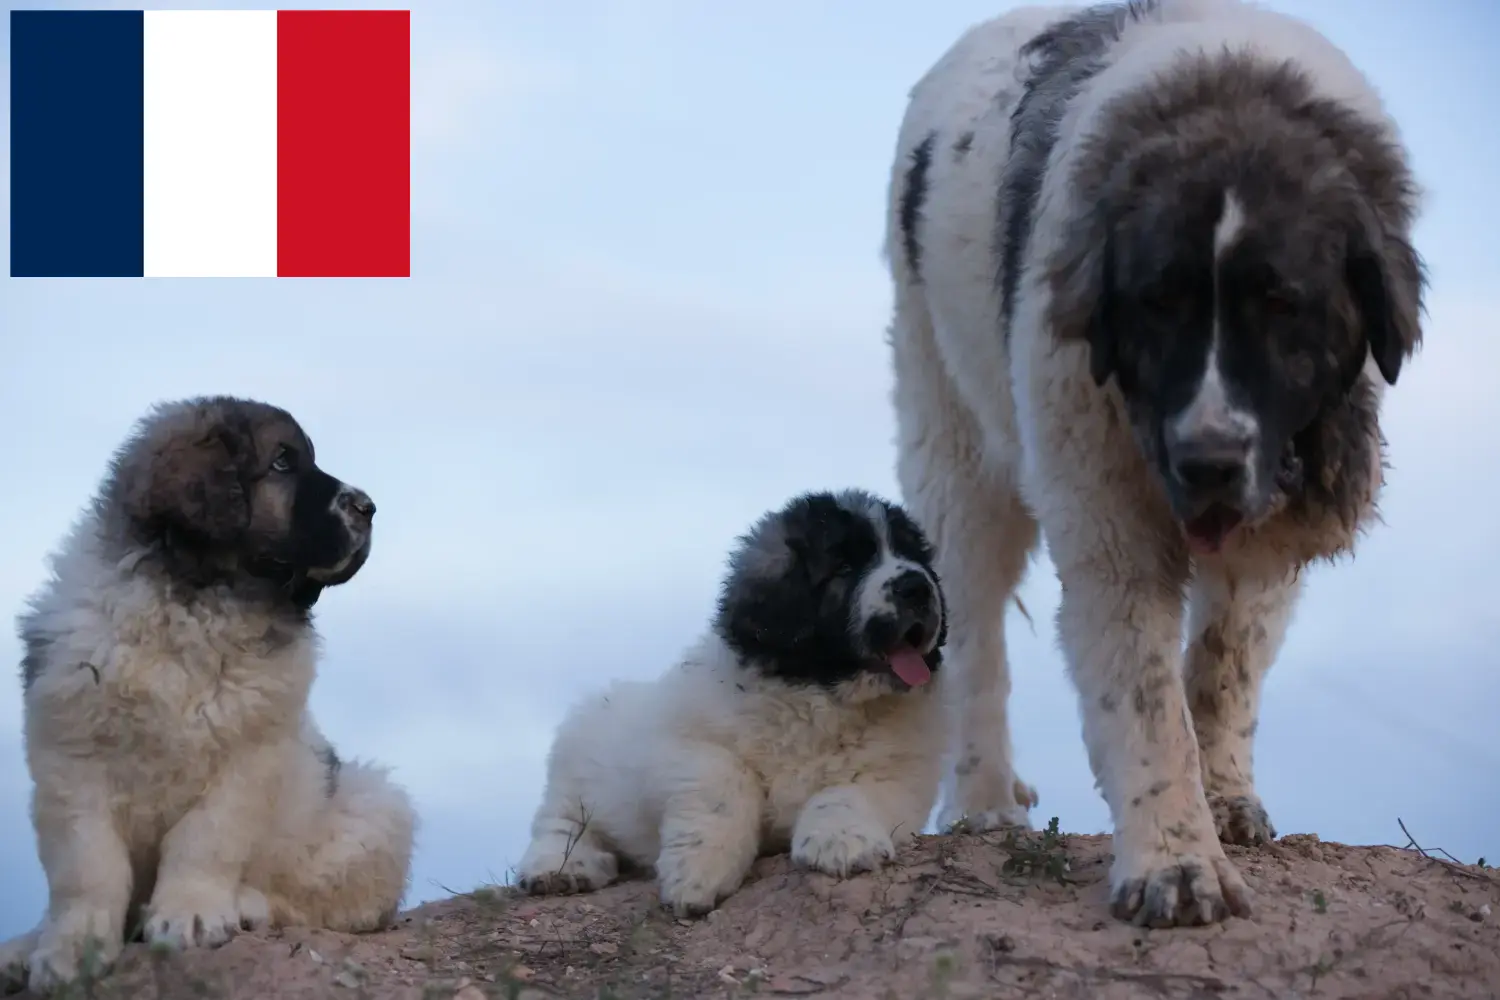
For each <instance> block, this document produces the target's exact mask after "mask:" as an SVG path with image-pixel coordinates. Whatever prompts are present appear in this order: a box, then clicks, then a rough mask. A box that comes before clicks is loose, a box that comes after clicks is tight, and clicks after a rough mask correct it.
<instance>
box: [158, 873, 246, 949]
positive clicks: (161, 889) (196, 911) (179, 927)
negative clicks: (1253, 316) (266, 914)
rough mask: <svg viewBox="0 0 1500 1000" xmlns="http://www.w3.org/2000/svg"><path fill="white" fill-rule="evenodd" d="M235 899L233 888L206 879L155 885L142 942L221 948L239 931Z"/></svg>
mask: <svg viewBox="0 0 1500 1000" xmlns="http://www.w3.org/2000/svg"><path fill="white" fill-rule="evenodd" d="M257 895H259V894H258V893H257ZM239 897H240V894H239V892H238V891H237V889H236V887H235V886H233V885H223V884H220V883H219V882H216V881H213V880H210V879H192V880H186V879H179V880H176V881H171V882H165V883H163V884H161V885H158V886H157V887H156V893H155V894H154V895H153V896H152V897H151V905H150V907H149V908H148V913H147V916H146V941H147V943H148V944H154V945H160V946H165V947H169V948H212V947H216V946H218V945H221V944H223V943H224V942H226V941H228V940H229V939H230V938H232V937H234V935H235V934H236V933H238V931H239V929H240V906H239V903H240V898H239ZM262 902H264V899H262Z"/></svg>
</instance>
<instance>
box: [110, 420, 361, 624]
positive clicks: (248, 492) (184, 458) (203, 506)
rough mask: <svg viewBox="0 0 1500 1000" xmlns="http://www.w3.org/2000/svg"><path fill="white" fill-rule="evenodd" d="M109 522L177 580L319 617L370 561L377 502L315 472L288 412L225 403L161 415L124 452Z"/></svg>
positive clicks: (114, 476)
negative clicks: (322, 602) (260, 597)
mask: <svg viewBox="0 0 1500 1000" xmlns="http://www.w3.org/2000/svg"><path fill="white" fill-rule="evenodd" d="M99 503H100V508H101V513H102V514H103V516H104V517H105V518H106V520H107V521H108V522H109V523H112V524H113V525H114V526H116V528H117V529H118V530H119V531H120V532H121V533H122V534H123V536H124V537H123V541H124V542H125V544H126V545H127V546H129V547H131V548H134V549H142V548H144V549H145V550H147V552H148V553H150V554H151V555H152V556H153V557H155V558H157V559H159V560H160V562H161V565H162V566H163V567H164V569H165V570H166V572H167V573H168V575H169V576H171V577H172V578H173V579H174V581H176V582H178V583H181V584H187V585H191V586H198V587H203V586H215V585H226V584H227V585H229V586H231V587H239V588H241V589H245V590H247V591H255V590H258V591H263V592H265V593H267V594H269V595H271V596H272V598H273V599H277V600H280V599H285V600H289V601H291V602H292V603H294V604H295V605H297V606H298V607H300V608H308V607H311V606H312V604H313V603H314V602H315V601H316V600H317V599H318V596H319V594H320V593H321V592H322V589H323V588H324V587H332V586H336V585H338V584H341V583H344V582H346V581H348V580H349V579H350V578H351V577H353V576H354V574H355V573H357V572H358V571H359V569H360V567H361V566H363V565H364V562H365V559H366V558H367V557H368V555H369V553H370V535H371V525H372V521H373V519H374V516H375V504H374V502H373V501H372V500H371V499H370V498H369V496H367V495H366V494H365V493H364V492H362V491H361V490H358V489H356V488H354V487H353V486H350V485H348V484H346V483H342V482H340V481H339V480H337V479H335V478H334V477H333V476H330V475H329V474H328V473H326V472H324V471H323V470H322V469H320V468H318V465H317V463H316V461H315V453H314V451H313V445H312V441H311V440H309V439H308V437H307V435H306V434H305V433H304V432H303V430H302V428H301V427H300V426H298V424H297V421H296V420H294V419H293V418H292V416H291V415H290V414H289V413H287V412H286V411H285V410H281V409H278V408H276V407H274V406H270V405H268V404H266V403H260V402H256V401H253V400H247V399H235V398H232V397H227V396H215V397H206V398H201V399H190V400H185V401H182V402H176V403H167V404H163V405H161V406H158V407H157V408H156V409H154V410H153V411H152V412H151V413H150V414H148V415H147V416H146V417H145V418H144V419H143V420H142V421H141V422H140V423H139V424H138V425H137V427H136V430H135V433H134V435H133V436H132V437H131V438H130V439H129V440H128V441H126V442H125V444H124V445H123V446H122V447H121V448H120V450H119V451H118V452H117V453H116V455H115V458H114V462H113V465H112V467H111V470H110V474H109V478H108V479H107V481H106V482H105V485H104V488H103V490H102V491H101V493H100V501H99Z"/></svg>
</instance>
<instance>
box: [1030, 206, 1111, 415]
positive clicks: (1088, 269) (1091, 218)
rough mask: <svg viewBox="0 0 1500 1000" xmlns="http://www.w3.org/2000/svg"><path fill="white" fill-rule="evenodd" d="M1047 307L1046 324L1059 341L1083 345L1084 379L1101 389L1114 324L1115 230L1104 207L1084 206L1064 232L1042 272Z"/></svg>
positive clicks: (1107, 369)
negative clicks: (1085, 354)
mask: <svg viewBox="0 0 1500 1000" xmlns="http://www.w3.org/2000/svg"><path fill="white" fill-rule="evenodd" d="M1047 278H1048V284H1049V285H1050V286H1051V292H1052V302H1051V305H1050V306H1049V308H1048V313H1047V322H1048V325H1049V326H1050V327H1051V329H1052V333H1053V336H1055V337H1057V338H1058V339H1059V340H1065V341H1066V340H1082V341H1084V342H1085V343H1086V344H1088V348H1089V374H1090V375H1091V376H1092V377H1093V379H1094V384H1095V385H1098V386H1102V385H1104V383H1105V382H1108V381H1109V377H1110V376H1111V375H1113V374H1114V372H1115V363H1116V360H1117V357H1116V350H1117V345H1116V341H1115V325H1114V322H1113V315H1112V311H1113V305H1114V294H1113V288H1114V282H1115V237H1114V225H1113V222H1112V220H1111V214H1110V212H1109V210H1108V208H1107V206H1102V205H1100V206H1092V205H1091V206H1089V208H1088V209H1087V210H1086V211H1085V213H1084V214H1083V216H1082V217H1081V218H1077V219H1074V220H1073V224H1071V225H1069V226H1068V227H1067V228H1066V230H1065V231H1064V235H1063V238H1062V242H1061V243H1060V245H1059V246H1058V249H1057V252H1056V253H1055V254H1054V255H1053V257H1052V260H1051V262H1050V264H1049V266H1048V269H1047Z"/></svg>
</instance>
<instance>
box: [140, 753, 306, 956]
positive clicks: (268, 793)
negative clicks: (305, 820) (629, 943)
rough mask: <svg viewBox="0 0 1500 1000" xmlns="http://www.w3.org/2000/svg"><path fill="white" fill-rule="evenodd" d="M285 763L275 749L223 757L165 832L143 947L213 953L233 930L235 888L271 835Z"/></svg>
mask: <svg viewBox="0 0 1500 1000" xmlns="http://www.w3.org/2000/svg"><path fill="white" fill-rule="evenodd" d="M285 760H286V754H285V753H284V750H283V746H282V745H281V744H279V743H274V742H273V743H268V744H265V745H262V746H258V747H255V748H253V749H247V750H244V751H242V752H241V753H239V754H238V755H237V756H234V757H232V758H230V759H229V761H228V762H227V763H226V764H225V766H224V767H223V768H222V769H221V770H220V771H219V773H218V774H217V775H216V776H215V780H214V782H213V784H211V785H210V786H209V788H208V790H207V791H206V792H204V794H203V796H202V797H201V798H199V800H198V801H197V802H196V803H195V804H194V805H193V807H192V808H191V809H189V810H188V811H187V813H186V814H184V815H183V817H182V818H181V819H179V820H178V821H177V823H176V825H175V826H173V827H172V828H171V829H170V830H168V831H167V835H166V837H165V839H164V840H163V841H162V854H161V864H160V866H159V867H158V870H157V877H156V888H155V890H154V891H153V892H152V894H151V902H150V903H149V904H148V905H147V908H146V924H145V931H146V940H147V941H149V942H151V943H153V944H157V943H159V944H164V945H168V946H171V947H177V948H181V947H196V946H213V945H217V944H222V943H223V942H225V941H227V940H229V939H230V938H231V937H233V936H234V935H235V933H236V932H237V931H238V930H239V929H240V923H241V917H240V901H239V895H240V883H241V880H242V879H243V878H244V875H245V867H246V865H247V864H248V863H249V861H250V858H251V856H252V855H253V853H254V851H255V849H256V847H257V845H259V844H260V843H262V842H263V841H264V840H265V839H266V838H267V837H268V835H270V834H271V833H272V832H273V830H274V829H275V824H274V817H275V815H276V808H277V799H278V797H279V796H280V794H281V770H282V768H283V767H284V765H285Z"/></svg>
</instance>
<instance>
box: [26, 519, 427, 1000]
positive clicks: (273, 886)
mask: <svg viewBox="0 0 1500 1000" xmlns="http://www.w3.org/2000/svg"><path fill="white" fill-rule="evenodd" d="M99 533H100V528H99V523H98V517H97V515H96V514H93V513H90V514H89V515H87V516H86V517H85V518H84V519H83V521H82V523H81V524H79V525H78V526H77V527H76V528H75V529H74V530H73V531H72V533H71V534H70V535H69V537H68V538H67V539H66V540H65V542H64V543H63V545H62V547H61V550H60V551H59V552H58V553H57V555H56V556H55V557H54V560H53V571H54V577H53V579H52V580H51V581H50V582H49V584H48V586H47V587H46V588H45V590H44V591H43V592H42V594H41V595H39V597H38V598H37V599H36V600H35V602H34V606H35V609H36V615H35V618H34V621H35V622H36V623H37V625H38V626H39V627H40V629H41V630H43V631H46V632H47V633H50V634H54V635H57V636H58V637H59V638H58V639H57V640H56V641H55V642H54V643H53V644H52V646H51V647H50V649H49V650H48V654H47V665H46V667H45V668H44V669H42V670H41V671H40V673H39V675H38V676H37V677H36V678H35V680H34V681H33V682H32V683H31V684H30V686H29V688H28V689H27V692H26V732H25V739H26V757H27V762H28V764H29V766H30V769H31V774H32V777H33V779H34V781H35V791H34V795H33V800H32V801H33V806H32V810H33V819H34V823H35V826H36V835H37V846H38V849H39V852H40V855H41V861H42V866H43V868H44V869H45V870H46V873H47V881H48V887H49V893H50V895H49V901H48V907H47V914H46V916H45V918H44V919H43V920H42V922H41V924H40V926H39V927H38V928H37V929H36V930H34V931H32V932H30V933H28V934H25V935H22V936H21V937H19V938H16V939H13V940H12V941H10V942H7V943H6V944H5V945H4V946H3V947H0V971H5V972H8V973H9V974H10V975H12V976H14V975H16V974H17V973H18V972H20V971H21V970H22V969H25V968H28V967H29V979H30V986H31V988H32V989H33V990H36V991H39V992H46V991H50V990H52V989H54V988H56V987H58V986H60V985H62V984H64V983H67V982H68V981H70V980H73V979H75V978H76V977H77V975H78V974H79V972H80V962H81V961H83V959H84V958H85V956H86V955H89V954H92V957H93V959H94V960H95V961H97V962H98V963H100V966H101V967H103V966H107V965H108V964H109V963H110V962H112V961H113V960H114V959H115V957H116V956H117V955H118V954H119V951H120V948H121V944H122V940H123V938H124V935H125V934H126V932H127V926H126V921H127V913H128V910H129V908H130V904H131V902H132V898H133V896H134V897H137V898H138V897H139V895H140V892H141V889H142V887H143V886H145V887H150V886H152V885H153V884H154V889H153V890H152V891H151V893H150V896H149V901H148V905H147V906H146V910H145V914H144V916H145V925H144V931H145V937H146V939H147V940H148V941H151V942H160V943H162V944H166V945H171V946H178V947H180V946H193V945H214V944H218V943H221V942H223V941H225V940H227V939H228V938H229V937H230V936H231V935H232V934H233V933H234V932H235V931H236V930H237V929H239V928H240V927H241V926H242V925H247V926H256V925H263V924H267V923H272V924H277V925H283V924H303V925H314V926H323V927H329V928H334V929H339V930H351V931H354V930H372V929H375V928H378V927H380V926H382V925H383V924H384V923H385V922H387V921H388V920H389V919H390V918H391V917H392V916H393V915H394V913H395V910H396V907H397V905H398V904H399V901H400V899H401V897H402V895H403V894H404V892H405V889H406V880H407V869H408V864H409V860H410V857H411V850H412V838H413V831H414V828H415V822H416V820H415V815H414V813H413V810H412V806H411V804H410V802H409V800H408V798H407V796H406V794H405V792H403V791H402V790H401V789H400V788H398V787H396V786H395V785H393V784H392V783H391V782H390V781H389V780H388V779H387V777H386V775H385V773H384V772H383V771H382V770H380V769H377V768H375V767H373V766H370V765H367V764H359V763H352V762H351V763H346V764H345V765H344V766H343V767H342V769H341V770H340V772H339V775H338V786H337V792H336V793H335V794H334V795H333V797H332V798H329V797H328V795H327V792H326V788H327V785H326V782H327V769H326V767H325V765H324V763H323V761H321V760H320V759H319V753H320V752H321V751H322V749H323V748H324V747H326V741H325V740H324V739H323V737H322V735H321V734H320V733H319V732H318V729H317V726H316V725H315V723H314V722H313V720H312V717H311V716H310V715H309V714H308V710H307V700H308V692H309V689H310V688H311V686H312V683H313V677H314V673H315V664H316V660H317V648H316V639H315V635H314V633H313V632H312V631H311V629H307V630H305V631H304V632H302V633H301V634H300V635H296V636H285V635H277V634H276V633H275V630H273V629H268V625H267V621H266V619H265V618H263V617H262V616H260V615H257V614H253V613H246V611H245V610H244V609H243V608H241V607H240V606H239V605H238V604H237V602H235V601H234V600H232V599H229V598H226V599H224V600H222V601H216V599H215V597H214V596H213V595H212V594H211V593H200V594H199V598H198V600H197V601H195V602H194V603H192V604H184V603H182V602H180V601H179V600H177V599H176V598H175V597H174V594H173V593H172V591H171V589H170V588H169V587H168V586H166V585H164V584H163V582H162V578H160V577H149V576H142V575H138V574H136V573H133V572H132V570H133V561H134V559H136V558H139V555H137V556H134V557H130V556H127V557H126V558H125V559H124V560H111V559H109V558H107V557H106V556H105V555H104V554H103V553H102V552H101V550H100V548H101V547H100V544H99ZM288 639H289V640H290V641H289V642H287V644H285V645H282V642H283V641H284V640H288ZM91 939H92V942H91ZM90 949H96V950H94V951H92V952H91V951H90Z"/></svg>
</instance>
